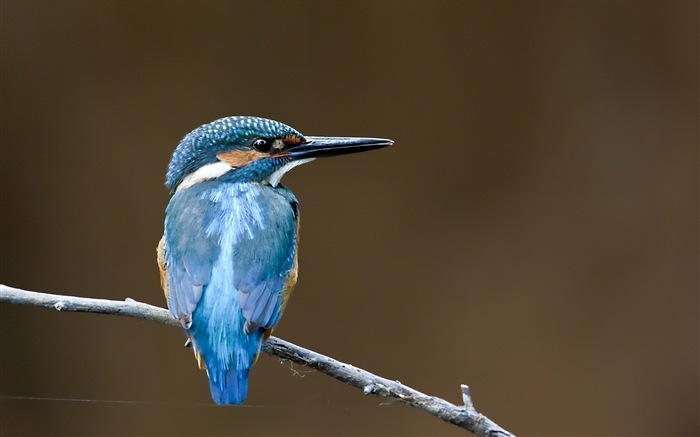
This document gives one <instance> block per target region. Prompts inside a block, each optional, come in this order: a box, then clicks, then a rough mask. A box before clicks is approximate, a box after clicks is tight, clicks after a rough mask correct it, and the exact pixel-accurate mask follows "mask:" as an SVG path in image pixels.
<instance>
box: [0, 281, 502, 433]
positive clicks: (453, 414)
mask: <svg viewBox="0 0 700 437" xmlns="http://www.w3.org/2000/svg"><path fill="white" fill-rule="evenodd" d="M0 302H8V303H14V304H19V305H30V306H38V307H44V308H50V309H55V310H58V311H75V312H88V313H99V314H113V315H118V316H128V317H135V318H138V319H143V320H151V321H153V322H157V323H163V324H165V325H168V326H173V327H180V323H179V322H178V321H177V319H175V318H173V317H172V316H171V315H170V312H169V311H168V310H166V309H164V308H160V307H156V306H153V305H148V304H145V303H141V302H136V301H135V300H133V299H127V300H126V301H123V302H122V301H114V300H107V299H92V298H85V297H75V296H62V295H58V294H47V293H37V292H34V291H26V290H21V289H19V288H13V287H8V286H6V285H0ZM263 350H264V351H265V352H266V353H268V354H270V355H275V356H277V357H280V358H282V359H285V360H289V361H293V362H295V363H297V364H302V365H304V366H307V367H310V368H312V369H315V370H318V371H320V372H323V373H325V374H326V375H328V376H332V377H333V378H335V379H337V380H339V381H342V382H344V383H346V384H349V385H352V386H353V387H357V388H359V389H362V391H363V393H364V394H365V395H370V394H372V395H377V396H382V397H385V398H388V399H391V400H395V401H398V402H401V403H403V404H407V405H410V406H412V407H415V408H418V409H419V410H423V411H425V412H427V413H430V414H432V415H433V416H436V417H438V418H439V419H442V420H444V421H446V422H449V423H452V424H454V425H457V426H459V427H461V428H464V429H466V430H468V431H471V432H472V433H474V434H476V435H477V436H479V437H499V436H506V437H507V436H513V434H511V433H510V432H508V431H506V430H505V429H503V428H501V427H500V426H498V425H497V424H496V423H494V422H493V421H491V420H490V419H489V418H487V417H486V416H484V415H482V414H479V413H478V412H477V411H476V409H475V408H474V404H473V403H472V399H471V394H470V391H469V387H467V386H466V385H462V401H463V402H464V406H457V405H454V404H451V403H449V402H447V401H446V400H444V399H441V398H438V397H435V396H428V395H426V394H424V393H421V392H419V391H417V390H414V389H412V388H410V387H408V386H406V385H403V384H401V383H400V382H399V381H391V380H389V379H386V378H382V377H381V376H377V375H375V374H373V373H370V372H367V371H366V370H363V369H360V368H359V367H355V366H353V365H350V364H346V363H343V362H340V361H338V360H335V359H333V358H330V357H327V356H325V355H321V354H319V353H317V352H314V351H311V350H309V349H305V348H303V347H299V346H296V345H294V344H292V343H289V342H287V341H284V340H281V339H279V338H276V337H270V338H269V340H268V341H267V343H265V345H264V346H263Z"/></svg>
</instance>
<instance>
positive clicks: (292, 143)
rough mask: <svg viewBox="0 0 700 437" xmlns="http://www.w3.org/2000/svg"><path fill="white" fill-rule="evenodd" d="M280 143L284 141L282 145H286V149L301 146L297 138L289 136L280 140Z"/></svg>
mask: <svg viewBox="0 0 700 437" xmlns="http://www.w3.org/2000/svg"><path fill="white" fill-rule="evenodd" d="M282 141H284V144H285V145H287V147H289V146H296V145H298V144H301V138H299V137H298V136H296V135H291V134H290V135H287V136H286V137H284V138H283V139H282Z"/></svg>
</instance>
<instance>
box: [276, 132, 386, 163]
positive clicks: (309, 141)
mask: <svg viewBox="0 0 700 437" xmlns="http://www.w3.org/2000/svg"><path fill="white" fill-rule="evenodd" d="M392 144H394V142H393V141H392V140H387V139H384V138H355V137H306V142H305V143H301V144H298V145H295V146H292V147H290V148H288V149H287V150H286V151H284V152H283V154H284V155H285V156H289V157H290V158H292V159H295V160H296V159H308V158H323V157H326V156H338V155H347V154H348V153H357V152H366V151H368V150H374V149H381V148H382V147H386V146H390V145H392Z"/></svg>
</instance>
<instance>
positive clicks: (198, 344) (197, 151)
mask: <svg viewBox="0 0 700 437" xmlns="http://www.w3.org/2000/svg"><path fill="white" fill-rule="evenodd" d="M392 143H393V141H392V140H389V139H384V138H362V137H323V136H304V135H302V134H301V133H300V132H299V131H297V130H295V129H294V128H292V127H290V126H288V125H285V124H283V123H280V122H278V121H274V120H270V119H266V118H260V117H250V116H232V117H225V118H221V119H218V120H215V121H213V122H211V123H208V124H204V125H202V126H200V127H198V128H196V129H194V130H193V131H192V132H190V133H189V134H187V135H186V136H185V137H184V138H183V139H182V140H181V141H180V143H179V144H178V145H177V147H176V148H175V150H174V152H173V155H172V158H171V160H170V163H169V165H168V169H167V172H166V177H165V186H166V187H167V189H168V190H169V194H170V199H169V201H168V204H167V207H166V209H165V220H164V230H163V237H162V238H161V240H160V242H159V244H158V247H157V255H158V267H159V271H160V281H161V287H162V288H163V291H164V293H165V298H166V300H167V304H168V309H169V310H170V313H171V314H172V316H173V317H175V318H177V319H178V320H179V321H180V324H181V326H182V328H183V329H184V330H185V333H186V335H187V341H186V344H187V345H188V346H191V347H192V350H193V352H194V355H195V358H196V360H197V363H198V365H199V368H200V369H204V370H206V372H207V376H208V378H209V389H210V392H211V396H212V399H213V401H214V402H215V403H216V404H219V405H231V404H233V405H235V404H240V403H242V402H243V401H244V400H245V398H246V396H247V393H248V377H249V373H250V369H251V367H252V366H253V364H254V362H255V360H256V359H257V356H258V354H259V353H260V350H261V347H262V344H263V342H264V341H266V340H267V338H269V336H270V334H271V332H272V329H273V328H274V327H275V325H276V324H277V323H278V322H279V320H280V317H281V316H282V313H283V312H284V309H285V307H286V306H287V302H288V299H289V297H290V294H291V292H292V290H293V289H294V286H295V285H296V282H297V276H298V265H299V264H298V256H297V254H298V245H299V202H298V200H297V198H296V197H295V196H294V194H293V193H292V191H291V190H289V189H288V188H287V187H285V186H284V185H282V184H281V183H280V180H281V179H282V176H283V175H284V174H285V173H287V172H288V171H289V170H291V169H293V168H294V167H297V166H299V165H301V164H304V163H308V162H310V161H313V160H314V159H316V158H322V157H330V156H337V155H344V154H350V153H356V152H363V151H369V150H374V149H379V148H382V147H386V146H389V145H391V144H392Z"/></svg>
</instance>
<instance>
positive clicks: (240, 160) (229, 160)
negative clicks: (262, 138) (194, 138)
mask: <svg viewBox="0 0 700 437" xmlns="http://www.w3.org/2000/svg"><path fill="white" fill-rule="evenodd" d="M266 156H268V155H267V154H266V153H262V152H258V151H257V150H232V151H230V152H222V153H219V154H218V155H216V157H217V158H219V161H221V162H225V163H226V164H228V165H230V166H231V167H234V168H241V167H245V166H246V165H248V164H250V163H251V162H253V161H257V160H258V159H260V158H264V157H266Z"/></svg>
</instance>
